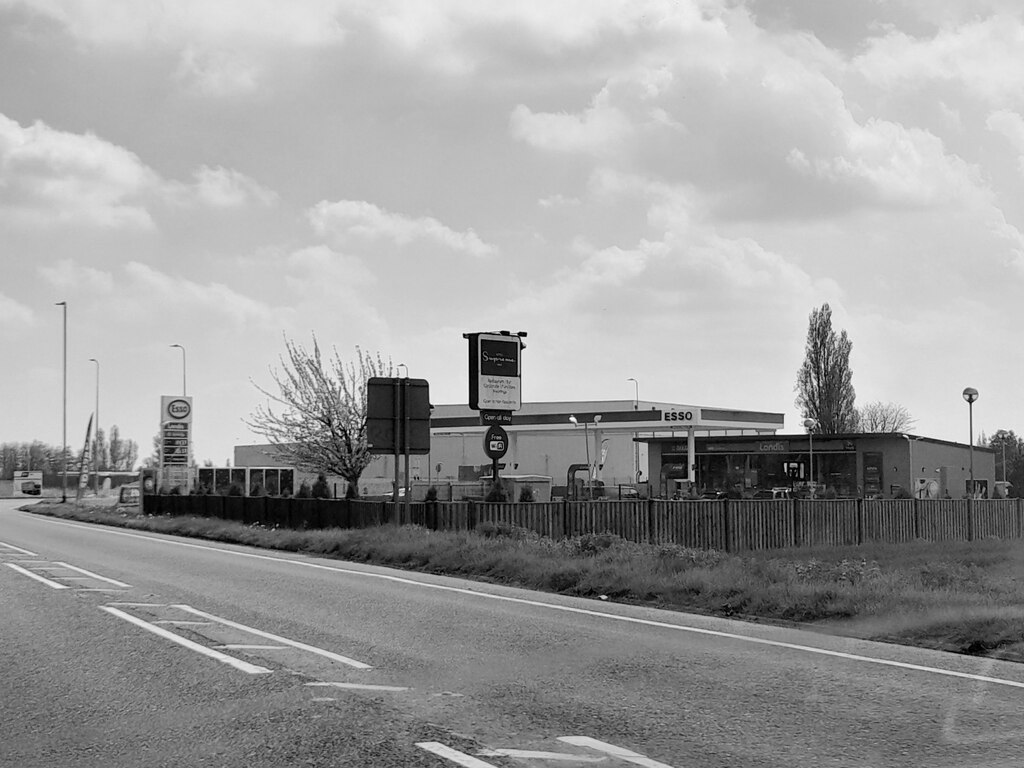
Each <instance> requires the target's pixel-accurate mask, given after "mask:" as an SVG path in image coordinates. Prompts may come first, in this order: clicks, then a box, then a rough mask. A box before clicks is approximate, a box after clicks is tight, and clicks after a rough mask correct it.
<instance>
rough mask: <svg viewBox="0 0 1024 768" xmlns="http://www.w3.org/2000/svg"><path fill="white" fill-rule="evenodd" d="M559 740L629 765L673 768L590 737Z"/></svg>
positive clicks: (564, 737) (560, 738)
mask: <svg viewBox="0 0 1024 768" xmlns="http://www.w3.org/2000/svg"><path fill="white" fill-rule="evenodd" d="M558 740H559V741H564V742H565V743H566V744H572V745H573V746H575V747H588V748H590V749H594V750H597V751H598V752H604V753H606V754H609V755H612V756H613V757H617V758H619V760H624V761H626V762H627V763H633V764H634V765H640V766H643V768H672V766H671V765H669V764H668V763H659V762H658V761H657V760H652V759H651V758H649V757H644V756H643V755H641V754H640V753H638V752H634V751H633V750H631V749H624V748H623V747H617V746H615V745H614V744H608V743H606V742H603V741H598V740H597V739H592V738H590V737H589V736H559V737H558Z"/></svg>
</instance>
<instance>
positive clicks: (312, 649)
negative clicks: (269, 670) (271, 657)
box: [171, 605, 373, 669]
mask: <svg viewBox="0 0 1024 768" xmlns="http://www.w3.org/2000/svg"><path fill="white" fill-rule="evenodd" d="M171 607H172V608H178V609H179V610H182V611H185V612H186V613H191V614H194V615H196V616H202V617H203V618H204V619H209V620H210V621H216V622H218V623H220V624H223V625H224V626H226V627H231V628H232V629H237V630H241V631H242V632H248V633H249V634H251V635H256V636H257V637H263V638H266V639H267V640H273V641H274V642H276V643H283V644H284V645H290V646H291V647H292V648H298V649H300V650H303V651H308V652H309V653H315V654H316V655H317V656H323V657H324V658H325V659H331V660H332V661H337V662H340V663H342V664H347V665H348V666H350V667H355V668H356V669H373V667H371V666H370V665H369V664H364V663H363V662H361V661H356V660H355V659H350V658H348V657H347V656H342V655H340V654H337V653H334V652H332V651H326V650H324V649H323V648H317V647H316V646H314V645H306V644H305V643H300V642H299V641H297V640H289V639H288V638H287V637H281V636H280V635H274V634H271V633H270V632H264V631H263V630H262V629H255V628H253V627H247V626H246V625H245V624H239V623H238V622H235V621H230V620H229V619H222V618H220V617H219V616H214V615H212V614H209V613H205V612H203V611H199V610H196V609H195V608H192V607H191V606H188V605H173V606H171Z"/></svg>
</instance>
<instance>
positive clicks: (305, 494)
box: [295, 480, 313, 499]
mask: <svg viewBox="0 0 1024 768" xmlns="http://www.w3.org/2000/svg"><path fill="white" fill-rule="evenodd" d="M295 498H296V499H312V498H313V491H312V489H310V487H309V483H307V482H306V481H305V480H303V481H302V484H301V485H300V486H299V492H298V493H296V494H295Z"/></svg>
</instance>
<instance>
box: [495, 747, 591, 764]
mask: <svg viewBox="0 0 1024 768" xmlns="http://www.w3.org/2000/svg"><path fill="white" fill-rule="evenodd" d="M477 754H478V755H480V757H518V758H521V759H524V760H553V761H562V762H566V763H603V762H604V761H605V760H607V759H608V758H607V757H589V756H583V755H567V754H566V753H565V752H537V751H534V750H530V749H485V750H484V751H483V752H477Z"/></svg>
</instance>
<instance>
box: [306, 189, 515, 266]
mask: <svg viewBox="0 0 1024 768" xmlns="http://www.w3.org/2000/svg"><path fill="white" fill-rule="evenodd" d="M308 215H309V220H310V222H311V223H312V225H313V228H314V230H315V231H316V232H317V233H318V234H319V235H320V236H321V237H326V236H331V237H334V238H337V239H339V240H342V241H346V240H348V239H351V238H355V239H360V240H366V241H376V240H387V241H390V242H392V243H394V244H396V245H398V246H407V245H410V244H412V243H414V242H423V241H427V242H433V243H435V244H437V245H441V246H443V247H445V248H447V249H449V250H452V251H458V252H461V253H465V254H468V255H470V256H475V257H479V258H484V257H488V256H493V255H494V254H496V253H497V248H495V247H494V246H493V245H489V244H488V243H485V242H484V241H483V240H481V239H480V238H479V237H478V236H477V234H476V233H475V232H474V231H473V230H472V229H469V230H466V231H465V232H457V231H455V230H453V229H450V228H449V227H447V226H445V225H444V224H442V223H441V222H440V221H438V220H437V219H435V218H433V217H430V216H421V217H418V218H412V217H409V216H404V215H402V214H399V213H391V212H389V211H386V210H384V209H383V208H379V207H377V206H376V205H374V204H372V203H367V202H361V201H357V200H340V201H338V202H335V203H329V202H327V201H326V200H324V201H321V202H319V203H317V205H316V206H314V207H313V209H312V210H310V211H309V214H308Z"/></svg>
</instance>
